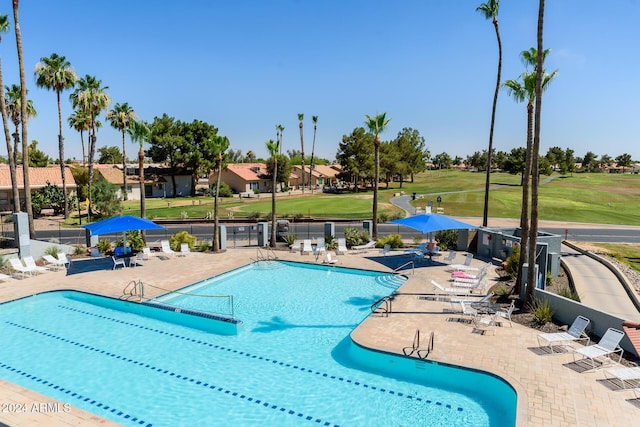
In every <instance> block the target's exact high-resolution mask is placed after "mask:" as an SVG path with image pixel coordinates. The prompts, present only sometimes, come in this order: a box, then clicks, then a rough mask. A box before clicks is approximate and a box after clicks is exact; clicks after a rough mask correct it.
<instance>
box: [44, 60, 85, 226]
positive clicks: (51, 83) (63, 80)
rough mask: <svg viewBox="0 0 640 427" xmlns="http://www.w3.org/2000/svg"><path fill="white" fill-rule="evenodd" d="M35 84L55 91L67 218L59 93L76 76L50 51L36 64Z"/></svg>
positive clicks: (67, 198) (65, 214) (67, 216)
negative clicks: (47, 55) (48, 55)
mask: <svg viewBox="0 0 640 427" xmlns="http://www.w3.org/2000/svg"><path fill="white" fill-rule="evenodd" d="M35 75H36V86H38V87H43V88H45V89H47V90H53V91H55V92H56V99H57V102H58V154H59V159H60V173H61V174H62V193H63V195H64V218H65V219H67V218H69V195H68V194H67V179H66V176H65V175H66V174H65V165H64V137H63V136H62V104H61V103H60V94H61V93H62V91H63V90H65V89H71V88H73V86H75V84H76V80H77V79H78V76H77V75H76V72H75V71H73V69H72V68H71V63H70V62H69V61H67V58H65V57H64V56H59V55H58V54H57V53H52V54H51V56H50V57H49V58H47V57H42V58H40V62H38V63H37V64H36V69H35Z"/></svg>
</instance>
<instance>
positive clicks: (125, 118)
mask: <svg viewBox="0 0 640 427" xmlns="http://www.w3.org/2000/svg"><path fill="white" fill-rule="evenodd" d="M105 118H106V119H107V120H109V121H110V122H111V127H113V128H115V129H118V130H119V131H120V132H122V182H123V186H124V189H123V193H124V195H123V199H124V200H127V199H128V195H127V146H126V144H125V142H124V135H125V133H126V132H127V129H129V127H130V126H131V123H132V122H134V121H135V120H136V118H137V117H136V113H135V112H134V111H133V108H131V107H130V106H129V103H127V102H125V103H124V104H120V103H117V104H116V105H114V106H113V110H109V111H107V115H106V116H105Z"/></svg>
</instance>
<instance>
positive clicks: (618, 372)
mask: <svg viewBox="0 0 640 427" xmlns="http://www.w3.org/2000/svg"><path fill="white" fill-rule="evenodd" d="M607 374H609V376H610V377H611V378H609V377H607ZM604 378H605V379H606V380H609V379H611V380H613V379H617V380H618V381H620V386H621V387H622V388H623V389H626V388H627V383H633V382H635V383H636V386H637V384H638V382H640V366H633V367H626V368H617V369H608V370H607V371H606V372H605V374H604ZM632 387H633V386H632Z"/></svg>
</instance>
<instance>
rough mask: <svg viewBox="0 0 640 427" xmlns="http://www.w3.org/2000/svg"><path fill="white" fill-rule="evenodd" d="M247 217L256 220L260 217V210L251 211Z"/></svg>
mask: <svg viewBox="0 0 640 427" xmlns="http://www.w3.org/2000/svg"><path fill="white" fill-rule="evenodd" d="M247 218H248V219H254V220H257V219H260V212H251V213H249V215H247Z"/></svg>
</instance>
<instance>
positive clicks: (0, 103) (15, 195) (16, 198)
mask: <svg viewBox="0 0 640 427" xmlns="http://www.w3.org/2000/svg"><path fill="white" fill-rule="evenodd" d="M0 111H1V112H2V126H3V127H4V137H5V140H6V142H7V160H8V161H9V175H10V177H11V197H12V199H13V211H14V212H20V192H19V190H18V177H17V176H16V162H15V157H14V153H13V148H12V146H11V131H10V130H9V118H8V117H7V105H6V101H5V99H4V83H3V81H2V61H1V60H0Z"/></svg>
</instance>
